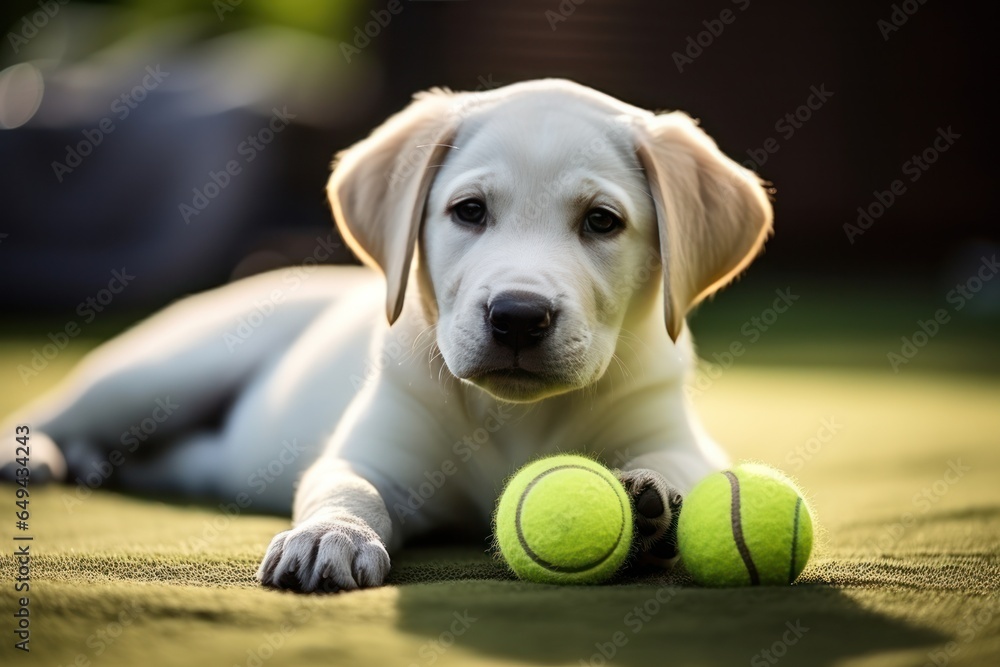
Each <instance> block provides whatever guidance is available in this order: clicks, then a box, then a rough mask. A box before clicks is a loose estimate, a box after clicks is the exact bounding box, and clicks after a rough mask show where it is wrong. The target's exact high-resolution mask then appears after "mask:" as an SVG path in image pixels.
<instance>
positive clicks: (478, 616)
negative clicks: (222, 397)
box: [0, 304, 1000, 667]
mask: <svg viewBox="0 0 1000 667" xmlns="http://www.w3.org/2000/svg"><path fill="white" fill-rule="evenodd" d="M745 310H746V312H745V313H743V312H737V311H733V312H731V313H730V314H729V315H727V316H724V317H723V316H720V315H718V314H707V315H706V316H705V318H703V319H702V324H701V325H700V326H701V328H702V329H703V330H704V331H703V332H702V334H703V335H702V338H701V341H702V345H701V351H702V354H703V356H708V357H711V354H712V353H713V352H718V351H721V350H724V349H726V347H727V346H728V345H729V343H730V342H731V341H733V340H739V339H740V336H741V334H740V333H739V328H740V324H741V323H742V322H743V321H744V319H745V317H748V316H749V315H752V314H753V313H754V312H758V311H759V308H758V307H757V305H755V304H750V305H749V306H748V307H747V308H746V309H745ZM821 311H822V309H814V310H810V309H809V308H807V307H806V305H805V304H802V307H801V308H800V309H799V310H794V309H793V311H790V312H789V313H788V315H787V316H786V317H785V319H784V320H782V321H781V322H780V323H779V324H785V325H786V326H787V328H788V329H789V330H793V331H797V332H799V331H800V328H802V329H806V330H808V331H811V332H812V334H811V335H805V334H803V333H801V332H800V333H799V334H797V335H792V334H789V333H783V332H781V331H779V327H778V326H776V327H775V328H774V330H773V331H771V332H769V335H768V336H764V337H762V338H761V340H760V341H758V343H755V344H753V345H751V346H749V347H748V350H747V353H746V355H744V356H742V357H741V358H739V359H738V360H736V361H735V362H734V364H733V365H732V367H730V368H728V369H724V370H722V372H721V373H718V372H717V371H719V367H716V368H714V369H712V368H710V367H709V368H706V369H705V370H706V371H711V372H712V373H713V374H716V375H717V377H715V378H712V377H708V376H706V377H705V378H703V379H704V383H703V384H702V387H703V391H701V392H700V393H699V394H698V395H697V396H696V398H695V402H696V404H697V406H698V409H699V411H700V413H701V414H702V416H703V419H704V421H705V423H706V425H707V427H708V429H709V430H710V431H711V432H712V434H713V435H714V436H715V437H716V438H717V439H718V440H720V441H721V442H723V443H725V444H726V446H727V447H728V448H729V450H730V451H731V453H732V454H733V456H734V458H737V459H743V458H752V459H755V460H761V461H764V462H767V463H771V464H773V465H776V466H778V467H781V468H783V469H785V470H786V471H788V472H789V473H792V474H793V475H795V476H796V477H797V478H798V480H799V481H800V483H801V484H802V486H803V487H804V488H805V489H806V490H807V491H808V493H809V495H810V499H811V502H812V503H813V507H814V509H815V512H816V514H817V516H818V518H819V521H820V523H821V525H822V529H823V530H822V533H821V535H820V539H819V542H820V545H819V547H818V549H817V552H816V553H815V554H814V557H813V560H812V562H811V563H810V565H809V567H808V568H807V569H806V571H805V573H804V574H803V577H802V578H801V580H800V582H799V583H798V584H796V585H795V586H791V587H787V588H746V589H737V590H709V589H701V588H698V587H695V586H693V585H691V584H690V583H689V582H687V581H686V580H685V579H684V577H683V576H676V575H675V576H673V577H664V576H654V575H649V576H643V577H636V578H630V579H626V580H623V581H620V582H618V583H617V584H616V585H609V586H598V587H578V588H577V587H573V588H560V587H552V586H543V585H533V584H526V583H521V582H517V581H513V580H510V579H509V578H507V577H506V576H505V575H504V573H503V570H502V569H501V568H500V567H499V566H498V565H497V564H496V563H495V562H494V561H493V560H491V558H490V557H489V556H488V555H486V554H484V553H483V551H482V550H481V549H477V548H476V547H475V546H433V547H426V548H416V549H409V550H406V551H404V552H403V553H401V554H400V555H398V556H397V557H396V558H395V559H394V569H393V573H392V577H391V580H390V583H389V585H387V586H385V587H383V588H379V589H375V590H368V591H362V592H355V593H350V594H343V595H333V596H301V595H295V594H290V593H279V592H273V591H266V590H261V589H260V588H258V587H257V586H256V585H255V582H254V581H253V572H254V570H255V568H256V565H257V561H258V559H259V558H260V556H261V554H262V553H263V551H264V548H265V546H266V545H267V543H268V541H269V540H270V538H271V537H272V536H273V535H274V533H275V532H277V531H279V530H282V529H283V528H284V527H285V526H286V525H287V522H286V521H285V520H284V519H281V518H275V517H260V516H237V517H234V518H227V517H226V516H225V515H224V514H222V512H220V511H219V510H218V509H215V508H211V507H205V506H196V505H187V504H170V503H164V502H157V501H152V500H146V499H139V498H135V497H129V496H124V495H120V494H116V493H112V492H107V491H98V492H95V493H94V494H93V495H92V496H91V497H89V498H87V499H86V500H84V501H83V502H82V503H80V504H72V503H71V504H67V502H66V499H67V498H68V497H70V496H69V491H70V489H69V488H67V487H51V488H47V489H33V490H32V497H31V501H32V504H31V509H32V531H31V532H32V533H33V534H34V537H35V540H34V542H33V545H32V550H33V553H34V554H35V558H34V560H33V563H32V568H33V569H32V590H31V603H30V609H31V619H32V639H31V647H32V651H31V653H30V655H22V654H21V653H20V652H16V651H14V650H13V649H12V643H13V639H12V635H11V634H10V632H9V630H10V629H12V628H13V617H12V616H11V614H12V612H13V610H14V606H15V605H14V600H15V597H16V596H15V594H14V591H13V584H12V574H11V573H12V572H13V570H14V561H13V558H12V556H11V555H10V552H11V551H12V548H11V547H10V545H12V544H13V542H12V541H11V539H10V538H11V536H12V533H13V532H14V530H13V522H14V517H13V509H14V508H13V500H14V499H13V487H12V486H9V485H0V504H7V506H8V510H7V511H4V512H0V517H6V518H3V519H2V524H0V538H2V539H3V540H4V542H5V545H7V546H5V547H4V549H3V552H4V555H3V556H0V573H3V574H2V580H0V599H2V601H3V602H2V605H3V606H2V610H3V613H2V615H0V618H2V619H3V620H0V637H2V638H3V639H2V644H0V656H2V658H0V661H2V664H3V665H16V664H30V665H46V666H49V665H52V666H55V665H70V664H80V665H87V664H90V665H107V666H109V667H111V666H117V665H123V666H124V665H128V666H133V665H138V666H140V667H144V666H156V665H212V666H216V665H217V666H219V667H224V666H225V667H228V666H230V665H261V664H262V665H353V664H357V665H379V666H381V665H400V666H406V665H421V666H424V665H432V664H433V665H472V664H475V665H488V664H546V665H580V664H581V661H583V662H582V664H593V665H599V664H603V662H602V661H603V660H604V658H603V656H602V651H603V652H604V653H612V652H613V653H614V659H613V662H614V663H615V664H621V665H636V666H638V665H667V664H679V665H714V664H722V665H729V664H748V663H749V664H751V665H767V664H774V663H772V662H771V661H769V660H768V656H765V655H764V654H762V653H761V651H763V650H765V649H767V650H771V651H773V653H771V654H770V657H771V658H772V659H774V660H778V659H779V657H780V662H781V663H782V664H787V665H804V664H831V665H834V664H835V665H924V664H931V665H941V664H949V665H995V664H1000V596H998V587H1000V555H998V554H1000V490H998V480H1000V447H998V444H1000V435H998V434H1000V379H998V378H997V377H996V375H995V374H994V373H991V372H988V370H989V364H992V363H994V361H995V354H996V350H995V347H994V346H995V343H994V341H993V339H992V338H991V337H990V336H982V335H978V334H977V332H976V331H972V332H971V333H969V330H967V329H966V330H960V329H959V327H958V326H957V325H956V327H955V328H954V329H952V330H950V331H946V332H943V333H942V334H941V336H940V338H939V339H938V340H935V341H934V342H933V344H932V345H929V346H928V348H927V349H926V350H925V351H922V352H921V356H919V357H918V358H916V359H915V360H914V363H913V364H911V365H910V367H906V368H904V369H903V370H902V371H901V372H900V373H899V374H895V373H893V372H892V371H891V370H890V369H889V368H888V365H887V364H886V363H885V358H884V355H885V352H886V349H887V345H892V344H894V343H895V342H897V341H898V336H895V333H894V332H895V330H896V329H898V328H899V327H896V329H894V328H893V327H892V326H887V325H885V323H884V321H883V322H882V325H881V327H880V328H879V329H878V330H877V331H875V332H873V333H871V332H870V333H867V334H864V335H862V334H860V333H858V332H857V331H853V330H848V331H845V332H844V336H845V337H846V342H845V341H842V340H839V339H840V333H839V331H840V330H839V329H837V330H835V331H834V332H833V333H831V332H830V330H828V329H823V328H822V327H821V326H814V327H813V328H812V329H811V330H810V329H808V323H803V322H802V320H800V319H796V318H803V319H805V318H806V317H807V316H808V317H814V318H815V317H821ZM842 312H843V311H842ZM913 312H914V313H916V315H915V316H914V317H919V316H920V313H921V312H923V311H922V310H921V309H920V308H915V309H913ZM796 313H802V315H797V314H796ZM810 313H812V314H811V315H810ZM713 317H715V318H716V320H714V321H713V320H712V318H713ZM828 317H829V319H830V321H831V322H833V321H834V320H836V318H835V317H833V316H828ZM706 322H707V323H708V324H705V323H706ZM898 324H899V326H901V327H903V330H902V331H900V333H901V334H902V333H908V331H907V330H906V327H909V326H910V324H911V322H910V313H909V311H907V312H905V313H903V314H901V315H900V316H899V322H898ZM709 325H711V326H709ZM841 327H843V325H842V324H841ZM697 328H699V324H698V323H697V321H696V329H697ZM847 328H848V329H850V327H847ZM43 331H44V328H43ZM808 331H807V333H808ZM894 336H895V338H894ZM43 337H44V333H43ZM956 340H957V341H961V342H956ZM796 341H797V342H796ZM95 342H96V340H95V339H94V338H87V339H84V338H81V339H77V340H75V341H74V342H73V343H72V344H71V346H70V347H68V348H67V350H66V351H64V352H63V353H62V354H61V355H60V356H59V357H58V358H57V359H56V360H55V361H54V362H53V364H52V366H50V367H49V368H47V369H46V370H45V372H43V373H42V374H40V375H39V376H38V377H37V378H35V379H33V380H32V381H31V382H30V383H29V385H28V386H27V388H26V387H25V385H24V384H23V383H21V382H20V381H19V380H18V379H17V376H16V374H15V370H14V369H15V367H16V365H17V364H18V363H23V361H24V359H25V358H26V355H28V356H29V357H30V351H31V349H32V347H34V346H37V345H38V344H39V339H38V336H37V334H36V333H31V334H30V335H27V334H25V335H11V336H9V337H8V338H6V339H4V342H3V344H2V345H0V368H2V369H3V372H4V382H3V383H2V387H0V414H5V413H7V412H9V411H10V410H11V409H13V408H14V407H16V406H17V405H18V404H20V403H22V402H23V401H25V400H27V399H28V398H30V396H31V395H33V394H35V393H37V392H39V391H42V390H43V389H44V388H46V387H47V386H49V385H51V384H52V383H54V382H55V381H56V380H57V379H58V378H59V377H60V376H61V375H62V374H63V373H65V372H66V370H67V369H68V368H70V367H71V365H72V363H73V362H74V361H75V360H76V359H77V358H78V357H79V356H80V355H81V354H82V353H83V352H84V351H85V350H86V349H87V348H88V347H89V346H91V345H93V344H94V343H95ZM790 342H796V344H795V345H793V346H792V349H791V350H788V351H786V352H785V353H783V352H782V350H783V349H784V348H785V347H786V345H785V344H786V343H790ZM838 358H842V359H846V360H853V361H845V363H842V364H837V363H836V360H837V359H838ZM972 359H978V360H980V362H979V363H978V364H971V362H970V361H969V360H972ZM983 359H986V360H987V361H985V362H984V361H982V360H983ZM921 364H923V365H922V366H921ZM984 365H985V366H987V369H986V370H984V368H983V366H984ZM955 369H960V370H961V372H954V371H955ZM824 421H826V422H827V423H830V422H833V423H834V424H836V429H835V433H834V434H833V435H832V437H830V438H828V439H827V442H824V443H820V442H819V441H818V440H813V441H811V439H813V438H816V436H817V434H819V433H820V429H821V427H822V425H823V424H824ZM3 437H4V438H5V439H6V440H7V442H8V443H9V442H10V440H11V438H10V436H9V435H7V434H3ZM957 464H960V465H961V466H962V470H963V472H962V474H961V476H959V477H954V476H952V477H951V479H952V481H953V483H948V482H946V481H944V480H945V479H946V474H947V473H948V471H949V469H950V468H951V467H952V466H954V465H957ZM965 468H967V470H965ZM925 489H926V490H927V491H926V492H925V491H924V490H925ZM925 493H926V495H922V494H925ZM904 523H905V525H904ZM463 617H464V619H465V620H464V621H462V620H459V619H460V618H463ZM473 619H474V620H473ZM790 626H791V627H796V628H798V633H797V634H796V633H793V632H791V631H790V630H789V627H790ZM458 631H461V632H458ZM784 639H789V640H791V639H794V640H795V642H794V643H791V642H784ZM779 654H780V656H779Z"/></svg>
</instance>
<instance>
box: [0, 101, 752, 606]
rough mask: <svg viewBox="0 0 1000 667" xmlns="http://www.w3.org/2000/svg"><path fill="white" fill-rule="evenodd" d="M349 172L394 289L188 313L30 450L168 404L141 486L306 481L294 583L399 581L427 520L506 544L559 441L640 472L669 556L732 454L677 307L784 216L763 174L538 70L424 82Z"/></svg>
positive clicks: (112, 369) (63, 397) (269, 497)
mask: <svg viewBox="0 0 1000 667" xmlns="http://www.w3.org/2000/svg"><path fill="white" fill-rule="evenodd" d="M329 189H330V197H331V201H332V203H333V206H334V211H335V214H336V218H337V221H338V224H339V225H340V228H341V231H342V233H343V235H344V237H345V239H346V240H347V241H348V242H349V243H350V244H351V246H352V247H353V248H354V249H355V250H356V251H357V252H358V254H359V255H361V256H362V257H363V258H364V259H365V261H366V262H367V263H368V264H371V265H374V266H376V267H377V268H379V269H380V270H381V271H382V273H383V274H384V275H385V281H383V280H382V279H380V278H379V276H378V275H377V274H376V273H375V272H373V271H371V270H370V269H364V268H348V267H342V268H333V267H324V268H317V269H315V270H313V271H312V272H310V273H309V274H308V276H303V275H302V274H289V273H287V272H286V273H282V272H275V273H270V274H264V275H261V276H257V277H254V278H251V279H248V280H245V281H241V282H240V283H236V284H233V285H230V286H227V287H223V288H220V289H218V290H215V291H212V292H209V293H206V294H203V295H199V296H196V297H192V298H190V299H187V300H185V301H182V302H180V303H178V304H176V305H174V306H172V307H170V308H168V309H167V310H165V311H164V312H163V313H161V314H159V315H157V316H155V317H154V318H151V319H150V320H148V321H146V322H144V323H143V324H141V325H140V326H138V327H137V328H136V329H134V330H132V331H131V332H129V333H127V334H125V335H124V336H122V337H120V338H119V339H116V340H114V341H111V342H110V343H108V344H107V345H106V346H104V347H103V348H102V349H101V350H99V351H98V352H96V353H95V354H94V355H92V356H91V357H90V358H89V359H88V361H86V362H85V363H84V364H82V365H81V368H80V369H79V370H78V371H77V372H76V373H75V375H74V376H73V378H72V379H71V380H70V381H68V383H67V385H66V386H64V387H63V388H62V389H60V390H59V391H58V392H56V393H55V394H54V395H53V396H52V397H50V398H48V399H46V400H45V401H43V402H42V403H39V404H38V405H36V406H35V407H33V408H31V409H29V410H28V411H27V412H26V415H25V416H26V418H27V419H28V420H29V423H30V424H31V426H32V428H33V430H34V432H36V433H37V435H36V437H35V440H33V443H34V444H35V446H36V450H35V452H34V453H33V454H34V456H33V458H34V460H35V461H36V462H38V461H46V460H47V461H48V464H49V468H50V469H51V471H52V472H53V474H54V475H55V476H56V477H62V476H64V475H65V463H64V461H63V455H62V454H61V453H60V451H61V452H64V453H65V460H66V461H68V462H69V467H70V470H71V477H75V476H76V475H81V476H85V475H86V474H87V473H89V472H90V471H91V467H93V461H94V460H98V461H99V460H101V459H102V458H104V457H106V456H107V451H108V450H109V448H111V447H116V446H117V447H119V448H121V446H122V445H126V444H127V443H131V442H132V441H133V440H135V438H132V439H129V438H128V434H129V433H132V435H136V434H135V432H134V431H130V429H131V427H132V426H133V425H136V424H141V423H142V422H143V420H144V419H147V418H149V417H150V416H151V415H152V422H153V423H155V424H156V426H155V433H152V434H151V435H150V436H149V439H150V440H156V441H159V442H167V443H170V444H169V446H167V447H166V448H165V449H164V451H163V452H162V454H159V455H158V456H157V457H156V458H154V459H152V460H151V461H148V462H141V461H135V460H133V461H129V460H126V461H125V463H124V464H123V465H121V468H120V470H119V471H117V472H116V475H117V476H118V477H119V478H120V481H121V482H122V483H123V484H125V485H126V486H129V487H134V488H140V489H145V490H150V491H164V492H178V491H180V492H186V493H191V494H210V495H214V496H219V497H222V498H226V499H233V498H237V497H240V498H242V499H244V502H246V499H249V502H250V504H251V505H252V508H253V509H260V510H268V511H287V510H288V509H290V505H291V502H292V497H293V494H294V497H295V499H294V512H293V517H294V521H295V525H294V527H293V528H292V529H291V530H289V531H286V532H284V533H282V534H280V535H278V536H277V537H276V538H275V539H274V541H273V542H272V543H271V545H270V547H269V549H268V552H267V554H266V555H265V557H264V560H263V562H262V564H261V568H260V570H259V572H258V576H259V578H260V579H261V581H262V582H264V583H265V584H268V585H274V586H283V587H292V588H298V589H302V590H317V589H329V588H335V589H350V588H356V587H364V586H373V585H378V584H380V583H381V582H382V581H383V580H384V578H385V575H386V574H387V572H388V569H389V557H388V553H387V550H391V549H393V548H396V547H398V546H399V545H401V544H403V543H404V542H406V541H407V540H409V539H411V538H413V537H416V536H419V535H421V534H424V533H427V532H430V531H437V530H452V531H460V532H463V533H469V534H473V535H478V536H481V537H485V536H486V535H487V534H488V532H489V519H490V515H491V512H492V509H493V507H494V504H495V501H496V496H497V494H498V492H499V491H500V489H501V487H502V483H503V481H504V479H505V478H506V477H507V476H508V475H509V474H510V473H511V472H513V471H514V470H515V469H517V468H518V467H519V466H521V465H522V464H523V463H525V462H526V461H528V460H529V459H531V458H533V457H535V456H538V455H539V454H543V453H548V452H557V451H579V452H585V453H590V454H593V455H595V456H597V457H599V458H600V459H601V460H603V461H604V462H606V463H608V464H609V465H612V466H615V467H617V468H620V469H621V470H622V471H623V472H622V473H621V476H622V478H623V481H624V482H625V483H626V486H627V487H628V488H629V490H630V492H631V493H632V494H633V496H635V497H636V498H639V497H644V499H643V501H642V503H641V505H642V507H640V508H639V509H640V521H643V522H645V525H642V526H640V528H642V530H641V531H640V532H642V533H643V538H642V539H643V540H644V544H643V547H644V548H647V549H652V548H653V547H654V545H655V544H656V542H657V541H658V540H661V539H662V538H663V537H664V535H665V532H666V531H667V529H668V527H669V524H670V523H671V520H672V518H673V515H674V514H675V513H676V505H677V503H676V500H677V499H676V498H675V497H674V496H673V495H672V494H670V492H669V488H670V487H673V488H675V489H677V490H680V491H681V492H684V491H686V490H687V489H689V488H690V487H691V486H692V485H693V484H694V483H695V482H696V481H697V480H698V479H700V478H701V477H702V476H704V475H705V474H707V473H708V472H711V471H713V470H716V469H719V468H720V467H722V466H724V465H725V463H726V461H725V456H724V455H723V454H722V452H721V451H720V450H719V448H718V447H717V446H716V445H715V444H714V443H712V442H711V440H710V439H709V438H708V437H707V436H705V434H704V433H702V431H701V429H700V427H699V426H698V425H697V422H696V420H695V419H694V417H693V415H692V414H691V411H690V410H689V409H688V407H687V406H686V405H685V400H684V394H683V391H682V389H683V382H684V379H685V375H686V373H687V371H688V370H689V369H690V367H691V365H692V360H693V350H692V346H691V342H690V337H689V335H688V333H687V330H686V328H685V326H684V315H685V314H686V312H687V311H688V309H689V308H690V307H691V306H692V305H693V304H694V303H696V302H697V301H698V300H700V299H701V298H703V297H704V296H705V295H706V294H708V293H711V292H712V291H714V290H715V289H717V288H718V287H719V286H721V285H722V284H724V283H725V282H727V281H728V280H729V279H730V278H731V277H732V276H733V275H735V274H736V273H737V272H738V271H740V270H741V269H742V268H743V267H744V266H745V265H746V264H747V263H748V262H749V261H750V260H751V259H752V257H753V256H754V255H755V254H756V253H757V251H758V250H759V247H760V245H761V243H762V242H763V239H764V237H765V235H766V234H767V233H768V231H769V229H770V222H771V211H770V205H769V204H768V202H767V198H766V196H765V195H764V193H763V190H762V188H761V187H760V185H759V182H758V181H757V180H756V178H755V177H754V176H752V174H750V173H749V172H746V171H745V170H743V169H742V168H741V167H739V166H738V165H736V164H735V163H733V162H731V161H729V160H728V159H727V158H725V157H724V156H722V154H721V153H719V151H718V149H716V148H715V146H714V144H712V142H711V140H709V139H708V138H707V137H706V136H705V135H704V134H703V133H701V132H700V130H698V129H697V128H696V127H695V125H694V124H693V123H692V122H691V121H690V120H689V119H688V118H687V117H686V116H683V115H681V114H666V115H660V116H656V115H653V114H651V113H649V112H644V111H641V110H638V109H635V108H634V107H629V106H627V105H625V104H622V103H621V102H618V101H616V100H613V99H612V98H609V97H606V96H604V95H601V94H599V93H596V92H594V91H591V90H589V89H587V88H584V87H582V86H577V85H575V84H570V83H568V82H561V81H539V82H529V83H525V84H517V85H514V86H508V87H507V88H504V89H499V90H497V91H491V92H488V93H474V94H451V93H443V92H436V93H431V94H428V95H425V96H423V97H419V98H418V99H417V101H415V102H414V103H413V104H412V105H411V106H410V107H408V108H407V109H406V110H405V111H403V112H402V113H400V114H398V115H397V116H394V117H393V118H391V119H390V120H389V121H387V122H386V123H385V124H384V125H383V126H382V127H381V128H379V129H378V130H377V131H376V132H375V133H374V134H373V135H372V136H371V137H370V138H368V139H366V140H365V141H363V142H361V143H360V144H358V145H357V146H355V147H354V148H352V149H350V150H349V151H347V152H345V153H344V154H343V155H342V157H341V158H340V160H339V162H338V164H337V166H336V168H335V170H334V173H333V176H332V178H331V182H330V188H329ZM418 240H419V243H418ZM413 258H416V261H415V262H413V263H412V264H411V259H413ZM404 294H405V300H404ZM383 298H385V299H386V301H385V302H382V299H383ZM382 303H385V304H386V306H387V314H388V320H389V322H392V326H388V325H387V323H386V318H385V317H382V316H380V311H381V304H382ZM239 322H243V323H245V324H244V326H245V327H246V326H247V325H249V326H248V329H249V330H250V333H249V335H247V334H246V331H247V329H244V331H243V332H242V334H241V333H240V332H237V331H236V327H237V323H239ZM158 402H159V403H158ZM164 405H166V406H168V407H164ZM155 410H160V413H159V414H158V415H157V414H153V412H154V411H155ZM219 411H222V412H223V413H224V415H225V416H224V419H223V421H222V423H221V425H220V426H216V427H214V428H212V429H210V430H205V429H204V428H203V426H202V425H203V424H205V423H206V422H207V420H208V418H209V416H210V415H211V414H212V413H213V412H219ZM165 412H170V413H172V414H169V415H166V414H165ZM160 416H163V417H164V418H163V419H160ZM200 429H201V430H200ZM141 434H145V432H141ZM136 437H138V436H136ZM141 439H144V438H140V440H141ZM53 442H54V443H58V449H57V448H56V446H55V445H53V444H52V443H53ZM324 443H328V444H326V445H325V447H324V446H323V445H324ZM321 450H322V451H321ZM127 458H128V456H127V455H126V459H127ZM136 458H137V457H136ZM8 470H9V468H8ZM302 471H305V474H304V476H302V477H301V484H300V485H299V486H298V488H297V490H295V489H294V488H293V487H294V482H295V481H297V480H298V479H299V478H300V473H301V472H302ZM657 473H658V474H657ZM240 494H243V495H242V496H240ZM650 494H652V495H653V496H655V499H651V498H650V497H649V496H650ZM643 517H645V518H643ZM660 555H663V554H660ZM667 555H672V554H667Z"/></svg>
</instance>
